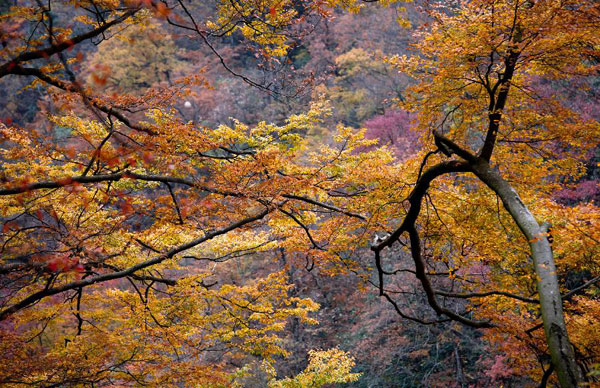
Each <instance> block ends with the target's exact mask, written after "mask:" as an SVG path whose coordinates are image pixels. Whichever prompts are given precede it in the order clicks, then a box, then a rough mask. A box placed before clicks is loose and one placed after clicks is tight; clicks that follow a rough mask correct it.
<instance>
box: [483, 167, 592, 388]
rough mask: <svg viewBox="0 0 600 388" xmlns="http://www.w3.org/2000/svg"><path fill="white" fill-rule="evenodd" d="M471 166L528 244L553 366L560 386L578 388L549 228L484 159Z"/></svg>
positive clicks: (577, 372)
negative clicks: (513, 221) (498, 200)
mask: <svg viewBox="0 0 600 388" xmlns="http://www.w3.org/2000/svg"><path fill="white" fill-rule="evenodd" d="M471 166H472V168H473V171H474V172H475V174H476V175H477V176H478V177H479V178H480V179H481V180H482V181H483V182H484V183H485V184H486V185H487V186H488V187H490V188H491V189H492V190H494V191H495V192H496V194H498V196H499V197H500V199H501V200H502V203H503V204H504V207H505V208H506V210H508V212H509V213H510V215H511V216H512V218H513V219H514V220H515V222H516V223H517V225H518V226H519V228H520V229H521V231H522V232H523V234H524V235H525V237H526V238H527V241H529V246H530V248H531V256H532V258H533V265H534V267H535V273H536V275H537V288H538V294H539V300H540V307H541V312H542V320H543V322H544V332H545V334H546V342H547V344H548V349H549V350H550V355H551V357H552V364H553V365H554V369H555V370H556V372H557V375H558V380H559V383H560V386H561V387H563V388H566V387H577V385H578V383H579V382H581V381H582V380H583V378H582V374H581V370H580V369H579V367H578V366H577V363H576V362H575V352H574V350H573V346H572V345H571V342H570V341H569V336H568V334H567V330H566V326H565V319H564V314H563V309H562V299H561V294H560V289H559V286H558V277H557V275H556V266H555V265H554V258H553V255H552V247H551V246H550V242H549V241H548V237H547V235H548V227H549V226H550V225H549V224H547V223H544V224H542V225H541V226H540V225H539V224H538V222H537V221H536V219H535V218H534V217H533V215H532V214H531V212H530V211H529V209H528V208H527V206H525V204H524V203H523V201H521V198H519V195H518V194H517V192H516V191H515V190H514V189H513V188H512V186H511V185H510V184H509V183H508V182H507V181H505V180H504V179H503V178H502V177H501V176H500V174H499V173H497V172H496V171H494V170H493V169H492V168H491V167H490V165H489V164H488V163H487V162H486V161H485V160H483V159H481V158H478V159H477V160H476V161H474V162H472V163H471Z"/></svg>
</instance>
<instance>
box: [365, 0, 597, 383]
mask: <svg viewBox="0 0 600 388" xmlns="http://www.w3.org/2000/svg"><path fill="white" fill-rule="evenodd" d="M598 11H599V9H598V5H597V4H595V3H593V2H592V3H587V2H572V3H570V2H566V3H565V2H560V3H557V2H518V1H517V2H497V1H490V2H479V1H475V2H471V3H468V4H464V5H463V6H459V7H456V8H448V9H446V8H444V7H441V8H440V9H438V10H435V9H434V10H432V11H431V13H430V16H431V18H432V23H431V24H432V25H431V28H430V29H429V30H427V31H426V32H423V33H422V35H421V36H420V38H421V41H420V42H419V43H417V44H416V48H417V52H418V53H419V55H418V56H414V57H412V58H409V57H395V58H392V59H391V62H392V63H394V64H396V65H397V66H398V67H399V68H400V69H402V70H403V71H407V72H409V73H410V74H412V75H413V77H415V79H416V84H415V86H414V87H412V88H411V97H410V99H409V100H408V101H407V102H406V104H405V105H406V107H408V108H409V109H411V110H413V111H418V112H419V126H420V128H421V129H422V131H424V132H426V133H427V132H429V133H431V134H432V135H431V137H432V138H433V142H434V144H435V148H432V149H430V151H429V152H428V153H427V155H426V156H425V157H424V159H423V161H422V164H421V168H422V173H421V172H420V173H419V176H418V178H417V183H416V185H415V187H414V189H413V191H412V193H411V195H410V196H409V197H408V202H409V209H408V210H407V212H406V215H405V217H404V218H403V221H402V223H401V225H400V227H397V228H396V229H395V230H394V231H393V233H391V234H390V235H389V237H388V238H386V239H385V240H384V241H383V242H381V243H379V244H377V245H375V246H374V247H373V250H374V251H375V253H376V256H377V260H378V261H379V260H381V258H380V255H381V252H382V250H383V248H385V247H388V246H390V245H391V244H393V243H394V242H395V241H398V240H399V238H400V236H401V235H402V234H405V233H406V234H408V235H409V242H408V244H409V245H410V249H411V252H412V257H413V259H414V266H415V269H416V275H417V277H418V278H419V279H420V280H421V282H422V285H423V288H424V290H425V292H426V293H427V296H428V302H429V304H430V305H431V306H432V307H433V309H434V310H435V311H436V312H437V313H438V314H440V315H445V316H447V317H449V318H450V319H454V320H457V321H459V322H463V323H465V324H468V325H472V326H475V327H486V326H487V327H489V326H492V325H495V323H491V322H489V321H477V320H472V319H470V318H467V317H465V316H464V315H460V314H456V313H455V312H454V311H451V310H449V309H447V308H444V307H443V305H442V304H440V303H439V302H438V297H440V296H445V297H456V298H481V297H486V296H491V295H504V296H505V297H509V298H513V299H515V300H520V301H521V302H534V301H533V300H531V299H530V298H523V297H520V296H518V295H515V294H511V293H507V292H506V291H505V290H506V288H507V286H509V285H516V284H519V281H518V280H516V279H515V278H514V276H515V275H517V276H516V277H517V278H518V277H519V273H518V272H513V271H514V269H512V270H511V269H509V270H508V272H509V273H508V274H506V272H507V271H506V269H507V265H508V261H509V260H514V259H512V258H513V257H515V256H517V257H518V256H521V257H522V259H526V257H527V255H525V256H523V253H522V252H518V253H517V252H514V250H515V238H517V237H516V234H515V231H507V232H508V233H509V240H508V241H507V243H508V244H507V245H506V247H502V246H501V245H499V244H498V243H499V241H495V242H494V243H492V244H490V241H489V240H490V239H489V236H491V234H489V233H490V225H489V220H484V219H482V218H481V216H482V213H483V212H485V211H486V210H485V209H486V207H487V209H488V211H489V209H490V208H492V209H493V207H492V206H494V205H493V201H494V197H495V196H497V197H496V198H497V199H499V200H500V201H501V202H502V204H503V205H504V208H505V210H506V211H507V212H508V214H509V215H510V219H512V221H513V225H515V224H516V226H517V227H518V229H519V230H520V232H521V233H522V236H523V237H524V239H525V240H523V239H522V238H520V239H519V240H518V241H521V243H523V242H527V243H528V245H529V247H530V253H529V255H531V259H532V262H533V267H534V268H535V277H533V276H531V275H529V273H528V272H526V275H525V276H527V277H529V278H530V279H531V280H530V281H533V282H535V283H536V284H537V294H538V298H539V300H538V299H536V300H535V303H539V305H540V314H541V318H542V321H543V326H544V331H545V336H546V345H547V348H548V352H549V353H550V355H551V357H552V365H551V367H550V368H549V371H550V372H549V373H551V369H552V368H554V369H555V370H556V372H557V375H558V379H559V381H560V385H561V386H565V387H567V386H577V385H578V384H579V383H580V382H581V379H582V374H581V371H580V369H579V366H577V364H576V357H575V353H574V350H573V348H572V346H571V344H570V342H569V337H568V334H567V329H566V325H565V317H564V313H563V309H562V300H561V298H563V299H565V298H566V297H565V296H561V291H560V287H559V280H558V277H559V274H561V273H562V274H566V273H568V272H570V271H581V270H584V269H585V268H587V266H588V265H590V264H591V263H582V262H578V261H577V258H576V257H574V256H572V254H575V255H577V254H587V255H590V256H587V257H592V258H593V257H596V256H597V253H596V252H595V250H594V249H592V251H589V250H588V249H589V248H588V247H589V244H590V242H593V241H595V238H594V237H591V235H586V233H587V232H583V234H582V235H580V236H578V237H576V240H575V241H578V244H575V245H576V246H577V248H576V249H575V250H574V251H573V252H563V254H562V255H561V256H562V257H561V262H560V266H561V267H562V268H559V269H558V270H557V267H556V263H555V256H554V255H553V248H552V246H551V241H550V240H549V238H548V236H549V233H550V231H549V228H550V224H549V223H546V222H542V221H539V220H540V219H542V220H543V219H544V218H546V219H547V220H548V219H551V218H554V219H556V214H554V216H551V213H550V212H549V209H552V211H554V212H557V209H559V208H560V206H558V205H557V204H555V203H553V202H552V200H551V199H550V198H549V196H548V194H550V193H552V192H553V191H554V190H555V189H554V188H553V187H552V186H553V185H555V184H556V183H557V182H560V181H561V180H562V179H568V178H569V177H570V176H578V175H579V174H581V172H580V171H581V170H580V169H581V166H582V163H583V162H584V160H582V159H578V157H579V156H581V155H582V154H583V155H585V153H586V152H587V150H589V149H590V148H592V147H594V146H595V145H596V144H597V139H598V135H599V134H600V132H599V129H600V127H599V125H598V122H597V121H595V120H590V119H589V118H588V117H585V116H584V115H581V114H579V113H578V112H576V111H573V110H572V109H569V108H568V107H567V106H565V104H564V103H563V102H562V101H561V100H560V96H547V97H545V98H544V97H541V96H538V95H536V93H535V89H534V88H533V87H532V84H534V82H535V80H536V77H547V78H552V79H565V78H567V79H568V78H571V77H573V76H574V75H577V76H580V77H585V76H590V75H595V74H597V68H596V66H595V65H594V64H593V63H591V62H590V61H589V53H590V50H591V51H594V50H595V49H597V47H598V44H599V42H598V40H597V36H598V31H597V26H598V16H599V14H598ZM473 148H475V149H477V150H478V151H477V152H473V151H471V150H472V149H473ZM434 155H440V156H441V158H438V161H437V163H436V164H434V165H431V164H429V163H430V161H431V160H432V159H428V158H430V157H433V156H434ZM448 158H450V159H451V160H443V159H448ZM440 159H442V160H440ZM428 166H429V167H428ZM465 172H468V173H470V174H473V175H475V176H476V177H477V180H476V181H473V180H472V179H469V178H462V179H457V178H450V179H448V178H446V179H445V180H444V181H443V183H440V184H439V185H436V186H435V187H433V188H432V187H430V186H431V185H432V184H433V181H434V180H436V179H439V178H442V179H444V177H447V176H448V175H454V174H456V173H465ZM478 181H479V183H478ZM480 183H481V184H483V187H482V185H481V184H480ZM485 186H487V188H488V189H491V190H492V192H493V193H494V195H489V194H484V193H482V191H483V192H485ZM435 189H437V190H443V191H447V192H448V191H449V192H452V193H453V195H456V196H457V199H458V201H459V203H460V201H465V200H467V198H469V201H471V199H472V198H477V199H476V200H475V201H476V202H475V203H471V202H470V203H469V205H466V206H468V208H469V210H468V211H469V212H470V213H471V212H472V213H475V215H473V214H472V215H471V220H466V219H464V217H460V215H459V214H457V213H456V209H457V207H456V205H454V210H452V209H449V208H448V207H447V206H448V200H447V199H444V198H440V197H439V196H434V194H433V193H432V191H433V190H435ZM518 192H520V193H522V195H523V198H524V199H521V198H522V197H521V196H520V195H519V194H517V193H518ZM486 197H487V198H486ZM423 201H429V203H430V204H431V205H432V206H440V208H441V211H440V212H439V213H441V216H439V213H436V215H438V217H440V218H439V222H440V223H441V225H439V224H438V225H436V227H447V230H448V233H449V234H451V235H455V236H458V238H457V239H456V240H458V241H455V240H454V239H448V238H445V237H444V238H441V239H440V238H439V237H437V236H436V237H434V238H429V239H428V240H429V241H428V243H429V244H430V246H429V247H428V249H425V250H424V249H423V246H422V242H421V235H428V234H430V233H431V227H427V226H426V225H425V226H419V221H418V220H419V218H422V216H421V214H420V213H421V212H422V210H421V209H422V203H423ZM441 204H443V205H441ZM530 209H535V210H534V211H532V210H530ZM460 211H464V209H460ZM569 211H571V212H572V213H571V215H572V216H574V218H575V219H586V218H587V219H588V220H589V221H588V222H592V221H591V220H592V219H595V218H596V217H597V214H598V212H597V209H595V208H593V207H592V208H586V209H570V210H569ZM477 213H479V214H477ZM534 214H537V217H538V218H536V217H534ZM449 218H450V219H449ZM452 218H453V220H452ZM498 218H499V219H500V218H501V216H500V215H498ZM473 219H477V220H476V222H475V223H473V222H472V220H473ZM446 222H448V224H447V223H446ZM481 222H486V223H487V224H483V225H482V224H480V223H481ZM556 222H557V223H561V222H564V221H559V220H556ZM450 225H451V226H450ZM502 225H504V224H502ZM563 225H564V224H563ZM497 227H498V225H497V224H496V225H493V226H491V229H494V228H497ZM508 227H509V228H514V226H510V225H509V226H508ZM559 228H560V226H559ZM477 230H480V231H485V233H488V238H487V239H486V238H484V237H483V235H480V234H478V233H475V232H476V231H477ZM557 230H558V234H562V233H563V232H564V229H558V228H555V229H554V231H553V232H552V233H553V234H555V235H556V234H557ZM467 231H468V232H467ZM588 231H589V229H588ZM467 233H468V234H467ZM467 236H469V237H467ZM590 237H591V240H589V242H586V241H585V240H587V239H589V238H590ZM495 238H497V235H495ZM500 240H502V239H500ZM465 243H467V244H468V245H470V247H469V250H471V252H470V253H466V254H465V253H463V256H464V258H460V257H459V258H457V259H455V260H456V261H454V260H453V261H454V263H452V264H450V263H449V265H450V267H451V271H450V272H451V276H454V274H455V271H456V270H457V268H456V267H458V266H463V265H465V264H467V263H465V258H469V257H470V258H471V260H473V259H476V260H479V261H483V262H484V263H485V264H486V270H489V271H490V273H489V275H490V277H491V278H492V279H493V280H495V281H492V282H488V277H487V276H485V277H483V278H481V279H478V280H475V279H473V278H471V276H472V275H471V273H470V271H469V270H465V272H463V273H462V274H461V276H463V277H465V278H466V277H469V278H470V279H468V280H469V281H471V282H473V283H475V284H476V285H475V286H473V285H470V286H467V285H463V287H465V286H466V288H469V289H471V290H473V291H475V292H472V293H464V294H461V293H453V292H444V291H438V290H435V289H434V288H433V286H432V283H431V281H430V280H429V276H427V274H426V264H425V262H424V259H423V256H422V255H423V253H425V254H431V253H429V252H433V254H435V252H438V253H437V254H440V252H443V253H446V252H448V251H450V252H452V251H453V249H452V248H449V247H453V248H454V250H455V249H459V246H460V245H461V244H463V247H464V244H465ZM490 248H491V249H490ZM558 249H560V248H555V250H558ZM510 251H513V252H510ZM584 252H585V253H584ZM497 255H500V256H501V257H502V258H503V259H502V260H498V261H496V260H494V259H492V257H494V256H497ZM444 260H448V261H449V260H450V259H449V258H448V257H445V258H444ZM515 264H516V263H515ZM467 265H469V264H467ZM470 265H471V266H472V265H473V264H472V263H471V264H470ZM513 265H514V264H513ZM592 266H595V264H592ZM509 268H510V267H509ZM510 272H513V273H510ZM379 273H380V282H381V283H380V289H381V293H382V295H384V296H386V298H388V299H391V297H390V296H389V295H388V294H387V293H386V291H385V290H384V286H383V280H382V279H383V277H384V275H387V274H389V273H388V272H384V271H383V270H382V269H381V267H380V268H379ZM506 275H508V276H506ZM521 275H522V274H521ZM563 276H564V275H563ZM597 280H598V279H597V278H596V279H594V281H593V282H595V281H597ZM593 282H591V283H589V284H585V286H589V285H591V284H593ZM494 283H495V284H497V287H499V290H494V288H493V287H490V286H491V285H492V284H494ZM503 289H504V290H503ZM492 290H493V291H492ZM579 291H580V289H578V290H577V292H579ZM568 295H572V293H569V294H568ZM483 303H485V302H483ZM580 303H585V302H583V301H581V302H580ZM520 309H521V308H518V309H517V311H514V310H513V311H512V313H516V314H517V315H521V316H524V315H527V314H531V308H530V307H525V308H523V310H522V311H519V310H520ZM590 313H592V312H591V311H590ZM484 316H485V314H484ZM573 330H576V329H573ZM546 378H547V377H545V378H544V379H546Z"/></svg>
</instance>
